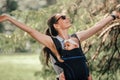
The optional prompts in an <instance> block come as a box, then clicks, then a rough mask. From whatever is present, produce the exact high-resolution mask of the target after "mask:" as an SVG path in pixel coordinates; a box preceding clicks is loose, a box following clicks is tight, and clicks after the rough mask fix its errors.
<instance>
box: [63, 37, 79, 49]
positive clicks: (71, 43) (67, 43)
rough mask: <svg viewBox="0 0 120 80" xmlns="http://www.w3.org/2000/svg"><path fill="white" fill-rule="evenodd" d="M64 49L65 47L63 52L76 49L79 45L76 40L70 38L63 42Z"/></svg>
mask: <svg viewBox="0 0 120 80" xmlns="http://www.w3.org/2000/svg"><path fill="white" fill-rule="evenodd" d="M64 47H65V50H72V49H74V48H78V47H79V44H78V41H77V39H75V38H70V39H67V40H65V41H64Z"/></svg>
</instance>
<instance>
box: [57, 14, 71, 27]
mask: <svg viewBox="0 0 120 80" xmlns="http://www.w3.org/2000/svg"><path fill="white" fill-rule="evenodd" d="M55 17H56V24H57V25H59V26H60V28H61V29H68V28H69V27H70V26H71V21H70V18H68V17H66V16H65V15H62V14H57V15H56V16H55Z"/></svg>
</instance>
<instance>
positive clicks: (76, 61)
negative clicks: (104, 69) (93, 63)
mask: <svg viewBox="0 0 120 80" xmlns="http://www.w3.org/2000/svg"><path fill="white" fill-rule="evenodd" d="M51 38H52V40H53V42H54V44H55V46H56V48H57V50H58V52H59V54H60V55H61V58H62V59H63V60H64V62H59V61H58V60H57V58H56V57H55V56H54V55H53V54H51V55H52V56H53V57H54V58H55V60H56V63H55V65H57V66H59V67H61V68H62V69H63V71H64V75H65V78H66V80H87V78H88V76H89V70H88V67H87V64H86V61H87V60H86V57H85V56H84V54H83V51H82V49H81V47H79V48H75V49H72V50H64V49H62V47H61V44H60V42H59V40H58V39H57V38H53V37H51Z"/></svg>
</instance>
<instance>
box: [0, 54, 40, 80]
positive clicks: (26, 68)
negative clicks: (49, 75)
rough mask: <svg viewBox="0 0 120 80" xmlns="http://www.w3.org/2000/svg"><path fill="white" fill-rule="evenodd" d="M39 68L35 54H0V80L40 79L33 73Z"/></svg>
mask: <svg viewBox="0 0 120 80" xmlns="http://www.w3.org/2000/svg"><path fill="white" fill-rule="evenodd" d="M40 69H41V64H40V61H39V55H37V54H30V55H28V54H27V55H25V54H20V55H18V54H17V55H0V80H41V79H40V77H39V78H38V77H37V76H35V75H34V74H35V73H36V72H39V71H40Z"/></svg>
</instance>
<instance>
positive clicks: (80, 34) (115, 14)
mask: <svg viewBox="0 0 120 80" xmlns="http://www.w3.org/2000/svg"><path fill="white" fill-rule="evenodd" d="M116 18H120V12H118V11H113V13H112V15H109V16H108V17H107V18H104V19H102V20H101V21H99V22H98V23H97V24H95V25H94V26H93V27H91V28H89V29H87V30H84V31H81V32H78V33H77V36H78V37H79V39H80V41H84V40H86V39H87V38H89V37H91V36H92V35H94V34H95V33H97V32H98V31H99V30H101V29H102V28H103V27H104V26H105V25H106V24H107V23H109V22H110V21H112V20H114V19H116Z"/></svg>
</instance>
